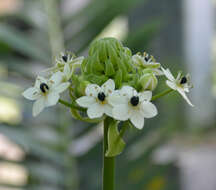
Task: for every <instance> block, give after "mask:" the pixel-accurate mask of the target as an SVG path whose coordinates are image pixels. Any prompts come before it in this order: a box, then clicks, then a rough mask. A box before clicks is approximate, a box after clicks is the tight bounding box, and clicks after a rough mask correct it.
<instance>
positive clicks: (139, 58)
mask: <svg viewBox="0 0 216 190" xmlns="http://www.w3.org/2000/svg"><path fill="white" fill-rule="evenodd" d="M132 60H133V62H134V63H135V64H136V65H138V66H140V67H143V68H151V69H152V70H153V73H154V74H155V75H158V76H160V75H163V72H162V71H161V70H160V63H158V62H156V60H155V58H154V57H153V56H152V55H149V54H147V53H146V52H144V53H143V55H141V54H140V53H137V54H136V55H133V56H132Z"/></svg>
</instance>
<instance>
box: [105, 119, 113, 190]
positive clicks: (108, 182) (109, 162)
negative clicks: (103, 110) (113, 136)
mask: <svg viewBox="0 0 216 190" xmlns="http://www.w3.org/2000/svg"><path fill="white" fill-rule="evenodd" d="M111 122H112V119H111V118H109V117H107V118H106V119H105V120H104V140H103V190H114V186H115V183H114V179H115V157H106V156H105V154H106V150H107V148H108V129H109V125H110V123H111Z"/></svg>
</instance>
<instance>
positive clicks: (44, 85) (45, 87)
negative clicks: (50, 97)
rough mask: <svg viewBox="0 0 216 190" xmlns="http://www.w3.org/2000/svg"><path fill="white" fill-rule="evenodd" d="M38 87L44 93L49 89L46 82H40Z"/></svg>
mask: <svg viewBox="0 0 216 190" xmlns="http://www.w3.org/2000/svg"><path fill="white" fill-rule="evenodd" d="M40 89H41V91H42V92H43V93H46V92H47V91H48V90H49V86H48V85H47V84H46V83H41V84H40Z"/></svg>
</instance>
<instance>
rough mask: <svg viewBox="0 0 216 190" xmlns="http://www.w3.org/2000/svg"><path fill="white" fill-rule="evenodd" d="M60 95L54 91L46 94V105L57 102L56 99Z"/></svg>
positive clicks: (52, 104)
mask: <svg viewBox="0 0 216 190" xmlns="http://www.w3.org/2000/svg"><path fill="white" fill-rule="evenodd" d="M59 98H60V96H59V94H58V93H55V92H51V93H49V94H47V97H46V106H47V107H49V106H54V105H56V104H57V102H58V100H59Z"/></svg>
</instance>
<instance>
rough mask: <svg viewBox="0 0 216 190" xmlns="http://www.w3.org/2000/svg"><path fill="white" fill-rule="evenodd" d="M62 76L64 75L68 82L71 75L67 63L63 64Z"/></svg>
mask: <svg viewBox="0 0 216 190" xmlns="http://www.w3.org/2000/svg"><path fill="white" fill-rule="evenodd" d="M64 74H65V76H66V78H67V80H69V79H70V77H71V74H72V73H71V69H70V66H69V64H68V63H65V66H64Z"/></svg>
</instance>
